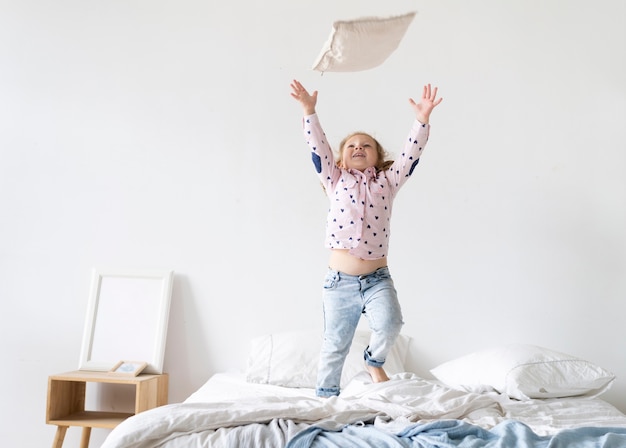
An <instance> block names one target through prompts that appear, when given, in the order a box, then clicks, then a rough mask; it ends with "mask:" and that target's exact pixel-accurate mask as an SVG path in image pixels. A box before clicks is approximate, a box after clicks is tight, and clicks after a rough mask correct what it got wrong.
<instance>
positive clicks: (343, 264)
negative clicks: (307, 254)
mask: <svg viewBox="0 0 626 448" xmlns="http://www.w3.org/2000/svg"><path fill="white" fill-rule="evenodd" d="M385 266H387V258H379V259H377V260H363V259H362V258H358V257H355V256H354V255H351V254H350V252H349V251H348V250H347V249H332V250H331V251H330V260H329V261H328V267H330V268H331V269H333V270H335V271H339V272H343V273H344V274H348V275H365V274H371V273H372V272H374V271H375V270H376V269H379V268H383V267H385Z"/></svg>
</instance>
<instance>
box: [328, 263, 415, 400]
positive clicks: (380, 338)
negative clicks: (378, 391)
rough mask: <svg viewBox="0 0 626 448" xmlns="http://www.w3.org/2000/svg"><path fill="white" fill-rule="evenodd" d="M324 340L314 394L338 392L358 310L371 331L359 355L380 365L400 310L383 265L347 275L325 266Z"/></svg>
mask: <svg viewBox="0 0 626 448" xmlns="http://www.w3.org/2000/svg"><path fill="white" fill-rule="evenodd" d="M323 300H324V341H323V343H322V350H321V354H320V364H319V369H318V373H317V385H316V394H317V395H318V396H320V397H330V396H332V395H339V389H340V387H339V386H340V382H341V372H342V370H343V365H344V362H345V360H346V356H347V355H348V352H349V351H350V345H352V338H353V337H354V333H355V331H356V328H357V325H358V323H359V319H360V317H361V314H365V316H366V317H367V319H368V323H369V327H370V329H371V331H372V335H371V337H370V341H369V346H368V347H367V348H366V349H365V352H364V354H363V357H364V359H365V362H366V363H367V364H368V365H371V366H375V367H382V365H383V364H384V363H385V359H386V358H387V354H388V353H389V350H391V347H392V346H393V344H394V342H395V341H396V338H397V337H398V335H399V334H400V329H401V328H402V325H403V324H404V322H403V321H402V310H401V309H400V303H399V302H398V295H397V293H396V289H395V287H394V285H393V280H392V279H391V275H390V274H389V269H388V268H386V267H384V268H380V269H377V270H376V271H374V272H372V273H371V274H367V275H347V274H344V273H343V272H338V271H334V270H332V269H329V270H328V272H327V273H326V277H325V279H324V294H323Z"/></svg>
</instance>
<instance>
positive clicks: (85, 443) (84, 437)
mask: <svg viewBox="0 0 626 448" xmlns="http://www.w3.org/2000/svg"><path fill="white" fill-rule="evenodd" d="M90 435H91V428H90V427H88V426H85V427H83V433H82V434H81V437H80V448H89V436H90Z"/></svg>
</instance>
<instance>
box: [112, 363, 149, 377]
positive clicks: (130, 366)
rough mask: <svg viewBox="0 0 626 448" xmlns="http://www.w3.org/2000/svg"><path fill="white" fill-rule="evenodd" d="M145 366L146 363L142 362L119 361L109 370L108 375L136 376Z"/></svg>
mask: <svg viewBox="0 0 626 448" xmlns="http://www.w3.org/2000/svg"><path fill="white" fill-rule="evenodd" d="M147 366H148V363H147V362H144V361H120V362H118V363H117V364H115V366H113V368H112V369H111V370H109V373H114V374H116V375H125V376H137V375H139V374H140V373H141V371H142V370H143V369H145V368H146V367H147Z"/></svg>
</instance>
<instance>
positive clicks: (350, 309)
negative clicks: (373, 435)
mask: <svg viewBox="0 0 626 448" xmlns="http://www.w3.org/2000/svg"><path fill="white" fill-rule="evenodd" d="M291 90H292V92H291V96H292V97H293V98H294V99H296V101H298V102H299V103H300V105H301V106H302V110H303V112H304V135H305V138H306V141H307V144H308V145H309V147H310V149H311V157H312V159H313V164H314V165H315V170H316V171H317V174H318V176H319V179H320V180H321V182H322V185H323V186H324V189H325V190H326V194H327V195H328V197H329V199H330V209H329V212H328V218H327V223H326V247H328V248H329V249H331V251H330V260H329V262H328V266H329V268H328V272H327V274H326V278H325V279H324V294H323V306H324V341H323V343H322V350H321V354H320V364H319V370H318V376H317V384H316V394H317V395H318V396H320V397H330V396H333V395H339V391H340V387H339V385H340V381H341V372H342V370H343V365H344V362H345V358H346V356H347V354H348V351H349V350H350V345H351V344H352V339H353V337H354V333H355V331H356V327H357V324H358V322H359V318H360V316H361V314H365V315H366V316H367V318H368V323H369V326H370V329H371V331H372V334H371V337H370V341H369V346H368V347H367V348H366V349H365V352H364V353H363V357H364V359H365V366H366V368H367V370H368V372H369V374H370V375H371V377H372V380H373V381H374V382H376V383H378V382H382V381H387V380H388V379H389V377H388V376H387V374H386V373H385V370H384V369H383V364H384V363H385V359H386V357H387V354H388V353H389V350H390V349H391V347H392V346H393V344H394V342H395V340H396V338H397V337H398V335H399V334H400V329H401V328H402V325H403V321H402V312H401V310H400V304H399V302H398V297H397V294H396V290H395V287H394V284H393V280H392V279H391V276H390V274H389V269H388V268H387V252H388V244H389V234H390V219H391V208H392V204H393V199H394V197H395V195H396V193H397V192H398V190H399V188H400V187H401V186H402V185H403V184H404V182H406V180H407V179H408V178H409V177H410V176H411V174H412V173H413V170H414V169H415V167H416V166H417V163H418V162H419V158H420V156H421V154H422V151H423V150H424V146H425V145H426V141H427V140H428V132H429V128H430V126H429V119H430V114H431V112H432V110H433V109H434V108H435V107H436V106H437V105H439V103H441V100H442V98H439V99H437V88H436V87H435V88H434V89H432V88H431V86H430V84H428V85H426V86H424V89H423V93H422V98H421V101H420V102H419V103H416V102H415V101H414V100H413V99H409V103H410V105H411V107H412V108H413V111H414V112H415V118H416V121H415V122H414V123H413V126H412V128H411V132H410V133H409V137H408V139H407V141H406V144H405V146H404V149H403V151H402V152H401V153H400V155H399V156H398V157H397V158H396V160H394V161H386V160H385V151H384V150H383V148H382V147H381V145H380V144H379V143H378V142H377V141H376V140H375V139H374V138H372V137H371V136H370V135H368V134H365V133H362V132H357V133H354V134H351V135H349V136H347V137H346V138H345V139H344V140H343V141H342V142H341V144H340V145H339V158H338V160H337V161H335V160H334V156H333V152H332V149H331V147H330V145H329V144H328V142H327V141H326V136H325V135H324V131H323V130H322V128H321V126H320V122H319V119H318V117H317V114H316V112H315V106H316V104H317V91H314V92H313V93H312V94H310V93H309V92H308V91H307V90H306V89H305V88H304V87H303V86H302V84H300V82H298V81H296V80H294V81H293V82H292V83H291Z"/></svg>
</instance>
